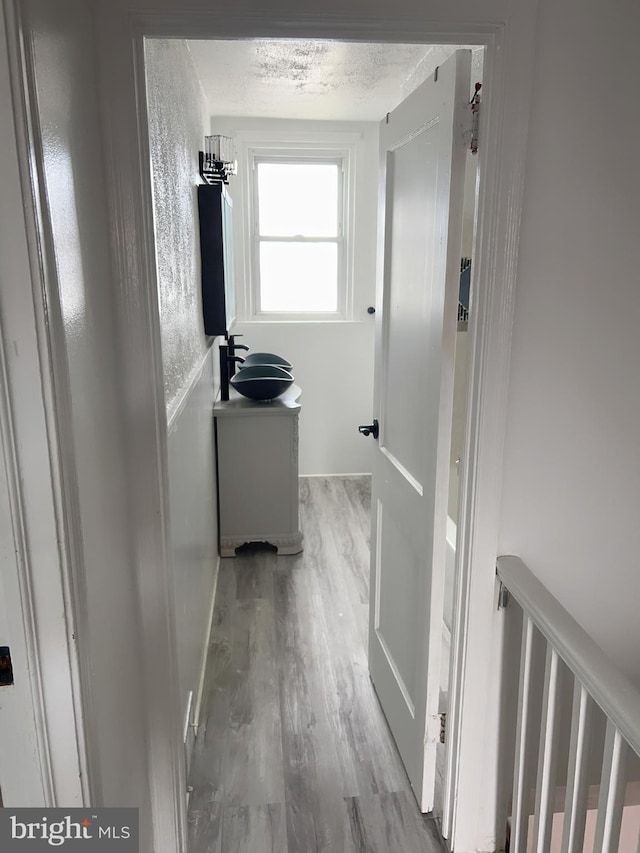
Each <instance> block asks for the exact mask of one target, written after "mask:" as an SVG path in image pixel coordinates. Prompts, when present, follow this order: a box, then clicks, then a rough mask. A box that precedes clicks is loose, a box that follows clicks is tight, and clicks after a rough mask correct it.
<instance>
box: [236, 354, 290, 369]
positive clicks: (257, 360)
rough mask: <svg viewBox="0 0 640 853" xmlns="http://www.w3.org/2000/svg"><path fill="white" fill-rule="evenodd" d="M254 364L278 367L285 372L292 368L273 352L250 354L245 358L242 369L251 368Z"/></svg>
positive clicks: (284, 359) (288, 362)
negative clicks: (282, 368)
mask: <svg viewBox="0 0 640 853" xmlns="http://www.w3.org/2000/svg"><path fill="white" fill-rule="evenodd" d="M256 364H275V365H277V366H278V367H284V369H285V370H291V368H292V367H293V365H292V364H291V362H290V361H287V359H286V358H283V357H282V356H281V355H276V354H275V353H273V352H250V353H249V354H248V355H247V356H246V357H245V360H244V367H252V366H254V365H256Z"/></svg>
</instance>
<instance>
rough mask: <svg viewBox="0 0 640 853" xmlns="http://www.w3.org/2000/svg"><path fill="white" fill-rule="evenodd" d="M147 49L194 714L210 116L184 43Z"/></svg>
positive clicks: (181, 669)
mask: <svg viewBox="0 0 640 853" xmlns="http://www.w3.org/2000/svg"><path fill="white" fill-rule="evenodd" d="M145 53H146V74H147V100H148V109H149V136H150V146H151V158H152V171H153V203H154V225H155V238H156V253H157V269H158V292H159V297H160V325H161V334H162V363H163V372H164V382H165V396H166V403H167V413H168V424H169V434H168V441H167V449H168V456H169V514H170V523H171V528H170V530H171V554H172V565H173V573H172V575H173V596H174V603H175V622H176V641H177V649H176V651H177V656H178V678H179V691H180V708H181V710H182V714H183V719H186V718H187V715H188V714H189V710H190V714H189V720H190V722H196V720H195V717H194V714H195V712H196V710H197V705H198V699H199V693H200V688H201V683H202V670H203V666H204V663H205V657H206V649H207V639H208V630H209V620H210V615H211V606H212V600H213V595H214V590H215V582H216V576H217V566H218V531H217V503H216V460H215V447H214V436H213V414H212V409H213V403H214V400H215V396H216V393H217V388H218V384H219V383H218V380H217V378H215V368H216V367H217V347H214V346H211V344H212V343H213V339H212V338H207V337H206V336H205V334H204V330H203V323H202V296H201V282H200V246H199V239H198V206H197V191H196V186H197V184H198V183H199V182H200V179H199V175H198V159H197V158H198V151H199V150H200V149H201V148H202V144H203V137H204V134H205V132H206V124H207V121H208V118H207V114H206V110H205V104H204V98H203V94H202V90H201V89H200V85H199V83H198V80H197V78H196V76H195V73H194V70H193V65H192V62H191V58H190V56H189V52H188V50H187V48H186V45H185V44H184V42H182V41H177V40H176V41H164V40H150V41H148V42H147V43H146V51H145ZM190 745H191V741H189V744H188V747H190ZM188 754H189V748H188V749H187V755H188Z"/></svg>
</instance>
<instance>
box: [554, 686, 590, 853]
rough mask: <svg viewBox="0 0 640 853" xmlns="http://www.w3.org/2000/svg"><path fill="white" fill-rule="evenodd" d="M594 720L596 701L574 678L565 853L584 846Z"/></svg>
mask: <svg viewBox="0 0 640 853" xmlns="http://www.w3.org/2000/svg"><path fill="white" fill-rule="evenodd" d="M592 719H593V700H592V699H591V697H590V696H589V694H588V693H587V691H586V690H585V688H584V687H583V686H582V684H580V682H579V681H578V679H577V678H576V679H574V686H573V711H572V713H571V740H570V742H569V765H568V768H567V795H566V799H565V806H564V827H563V831H562V853H582V850H583V846H584V828H585V821H586V816H587V795H588V793H589V779H588V775H587V774H588V771H589V747H590V744H591V721H592Z"/></svg>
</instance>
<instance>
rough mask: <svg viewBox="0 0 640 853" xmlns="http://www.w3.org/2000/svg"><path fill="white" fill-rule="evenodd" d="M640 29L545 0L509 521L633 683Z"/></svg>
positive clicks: (639, 678)
mask: <svg viewBox="0 0 640 853" xmlns="http://www.w3.org/2000/svg"><path fill="white" fill-rule="evenodd" d="M639 33H640V7H639V6H638V4H633V3H626V2H621V1H620V0H614V2H608V0H592V2H591V3H589V4H588V5H587V6H585V5H584V4H583V3H580V2H578V0H563V2H562V3H554V2H552V0H541V6H540V15H539V32H538V46H537V57H536V71H535V83H534V95H533V108H532V115H531V126H530V137H529V149H528V168H527V181H526V188H525V202H524V217H523V223H522V225H523V227H522V238H521V243H520V264H519V276H518V290H517V299H516V313H515V325H514V330H513V358H512V368H511V389H510V400H509V419H508V425H507V449H506V457H505V471H504V486H503V512H502V525H501V537H500V540H501V541H500V547H501V551H502V552H503V553H514V554H518V555H519V556H520V557H521V558H522V559H523V560H524V561H525V563H527V565H529V567H530V568H531V569H532V570H533V571H534V572H535V574H537V575H538V577H539V578H540V579H541V580H542V581H543V582H544V583H545V584H546V585H547V586H548V587H549V589H551V591H552V592H553V593H554V594H555V595H556V596H557V597H558V598H559V599H560V600H561V601H562V603H563V604H564V605H565V606H566V607H567V608H568V609H569V611H570V612H571V613H572V614H573V615H574V616H575V617H576V618H577V619H578V621H579V622H580V623H581V624H582V625H583V627H584V628H585V629H586V630H587V631H588V632H589V633H590V634H592V636H593V637H594V638H595V639H596V640H597V641H598V643H600V645H601V646H602V647H603V648H604V649H605V651H607V652H608V653H609V654H610V655H611V657H612V658H613V659H614V660H615V661H616V662H617V663H618V664H619V665H620V666H622V668H623V669H624V670H625V671H626V672H627V673H628V674H629V675H631V676H632V677H633V678H634V679H635V681H636V682H637V683H638V684H640V655H639V654H638V649H639V648H640V620H639V619H638V602H639V601H640V571H639V570H638V546H637V541H636V540H637V530H638V519H639V518H640V451H639V448H638V439H639V436H640V393H639V379H638V376H639V374H638V367H639V365H640V334H639V333H638V319H639V318H640V287H638V281H639V277H640V273H639V270H640V240H639V239H638V237H639V235H640V212H639V211H640V202H639V199H640V172H639V171H638V167H637V150H636V149H637V144H636V143H637V140H638V138H640V119H639V113H638V110H637V109H636V108H635V106H634V104H635V101H636V100H637V74H636V66H637V61H636V58H635V57H636V55H637V41H638V34H639Z"/></svg>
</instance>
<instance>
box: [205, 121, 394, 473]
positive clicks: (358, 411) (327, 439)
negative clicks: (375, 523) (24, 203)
mask: <svg viewBox="0 0 640 853" xmlns="http://www.w3.org/2000/svg"><path fill="white" fill-rule="evenodd" d="M237 131H259V132H264V133H265V134H266V135H268V134H270V133H274V132H275V133H291V134H292V136H294V137H295V135H296V134H314V133H318V134H323V133H357V134H360V135H361V142H359V143H358V148H357V154H356V164H355V168H356V200H355V214H354V216H355V219H354V221H355V235H354V241H355V245H354V299H353V306H354V308H353V320H352V321H350V322H337V323H327V322H322V323H313V322H307V323H296V322H286V323H278V322H248V323H246V322H244V323H243V322H240V323H238V326H237V328H236V329H235V331H237V332H238V333H239V334H242V335H244V338H243V340H242V343H246V344H247V345H248V346H249V347H250V348H251V349H252V350H253V351H254V352H276V353H278V354H280V355H283V356H285V357H286V358H288V359H289V361H290V362H291V363H292V364H293V368H294V369H293V372H294V375H295V378H296V382H297V383H298V384H299V385H300V387H301V388H302V397H301V403H302V411H301V413H300V451H299V452H300V461H299V466H300V474H302V475H304V474H350V473H368V472H370V471H371V451H372V444H373V442H372V441H371V440H369V441H366V440H365V439H364V438H363V437H362V436H360V434H359V433H358V429H357V427H358V424H362V423H370V421H371V418H372V416H373V357H374V329H375V318H374V316H373V315H370V314H367V308H368V306H370V305H374V304H375V276H376V272H375V246H376V223H377V212H376V211H377V170H378V127H377V124H375V123H356V122H328V121H284V120H282V121H279V120H277V119H237V118H216V117H214V118H212V120H211V132H212V133H224V134H228V135H230V136H232V137H233V136H234V135H235V133H236V132H237ZM242 165H243V164H242V163H240V164H239V175H238V176H237V177H235V178H232V179H231V180H230V192H231V194H232V196H233V200H234V246H235V253H236V255H235V257H236V264H235V268H236V286H237V288H238V290H239V291H240V300H239V301H240V309H241V308H242V296H241V292H242V290H243V289H244V288H245V287H246V286H247V285H248V280H249V268H248V263H247V261H248V253H247V247H246V242H245V241H246V237H247V229H246V228H243V227H242V226H243V220H244V217H245V215H246V209H245V205H244V204H243V200H244V192H245V188H244V184H243V181H242V171H243V169H242Z"/></svg>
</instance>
